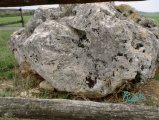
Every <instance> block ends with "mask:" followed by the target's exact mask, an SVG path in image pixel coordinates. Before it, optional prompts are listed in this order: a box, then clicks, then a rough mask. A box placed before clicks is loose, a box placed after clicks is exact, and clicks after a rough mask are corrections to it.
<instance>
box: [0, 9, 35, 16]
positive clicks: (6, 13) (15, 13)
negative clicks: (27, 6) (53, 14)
mask: <svg viewBox="0 0 159 120" xmlns="http://www.w3.org/2000/svg"><path fill="white" fill-rule="evenodd" d="M22 13H23V15H24V16H30V15H33V14H34V10H23V11H22ZM19 15H20V12H19V11H10V10H6V11H1V10H0V18H1V17H13V16H19Z"/></svg>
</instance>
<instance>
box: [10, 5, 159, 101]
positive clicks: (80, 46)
mask: <svg viewBox="0 0 159 120" xmlns="http://www.w3.org/2000/svg"><path fill="white" fill-rule="evenodd" d="M67 10H68V11H67ZM138 17H139V18H137V19H138V20H136V18H135V20H134V19H131V18H132V16H131V17H129V18H128V16H124V15H123V13H120V12H119V9H118V10H117V9H116V7H115V6H114V3H111V2H110V3H109V2H108V3H88V4H77V5H64V6H60V8H53V9H46V8H39V9H37V10H36V12H35V14H34V16H33V18H32V19H31V20H30V21H29V22H28V24H27V25H26V27H24V28H22V29H20V30H19V31H16V32H14V33H13V34H12V36H11V38H10V41H9V48H10V50H12V51H13V54H14V55H15V57H16V59H17V61H18V62H19V64H22V63H24V62H27V63H29V64H30V66H31V67H32V68H33V69H34V70H35V71H36V72H37V73H38V74H39V75H40V76H42V77H43V78H44V79H45V80H46V81H48V82H49V83H50V84H51V85H52V86H53V88H55V89H56V90H58V91H66V92H72V93H74V94H80V95H84V96H87V97H90V98H97V97H103V96H106V95H108V94H110V93H113V92H114V90H115V89H116V88H117V87H120V86H121V85H122V84H123V83H124V82H125V81H135V83H136V84H138V83H140V82H145V81H146V80H148V79H150V78H152V77H153V76H154V73H155V70H156V68H157V66H158V63H157V58H158V52H159V49H158V45H159V37H158V33H157V31H159V28H158V27H157V25H156V23H155V21H154V22H153V20H148V19H147V18H144V17H142V16H140V15H139V16H138ZM147 23H149V25H148V26H147Z"/></svg>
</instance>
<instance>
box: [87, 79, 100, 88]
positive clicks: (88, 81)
mask: <svg viewBox="0 0 159 120" xmlns="http://www.w3.org/2000/svg"><path fill="white" fill-rule="evenodd" d="M96 83H97V80H96V78H95V79H94V80H93V79H92V78H91V76H87V77H86V84H87V85H88V87H89V88H93V87H94V85H95V84H96Z"/></svg>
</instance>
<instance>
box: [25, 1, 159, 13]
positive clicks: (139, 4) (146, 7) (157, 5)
mask: <svg viewBox="0 0 159 120" xmlns="http://www.w3.org/2000/svg"><path fill="white" fill-rule="evenodd" d="M123 1H124V0H123ZM115 3H116V5H120V4H128V5H130V6H132V7H134V8H136V9H137V10H138V11H143V12H159V0H147V1H136V2H115ZM38 7H39V6H28V7H24V9H37V8H38ZM49 7H58V5H49Z"/></svg>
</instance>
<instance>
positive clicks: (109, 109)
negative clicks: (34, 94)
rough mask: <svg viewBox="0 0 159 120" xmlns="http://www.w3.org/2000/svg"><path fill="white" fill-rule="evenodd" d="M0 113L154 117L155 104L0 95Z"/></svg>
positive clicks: (54, 119) (54, 117) (60, 119)
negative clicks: (151, 105)
mask: <svg viewBox="0 0 159 120" xmlns="http://www.w3.org/2000/svg"><path fill="white" fill-rule="evenodd" d="M0 117H14V118H30V119H45V120H46V119H51V120H121V119H122V120H150V119H151V120H157V119H159V108H157V107H146V106H134V105H129V104H128V105H126V104H110V103H99V102H91V101H75V100H65V99H25V98H0Z"/></svg>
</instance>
